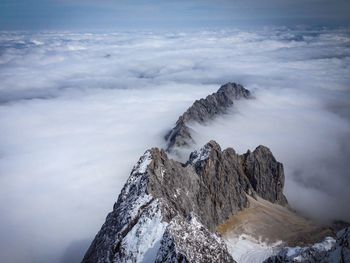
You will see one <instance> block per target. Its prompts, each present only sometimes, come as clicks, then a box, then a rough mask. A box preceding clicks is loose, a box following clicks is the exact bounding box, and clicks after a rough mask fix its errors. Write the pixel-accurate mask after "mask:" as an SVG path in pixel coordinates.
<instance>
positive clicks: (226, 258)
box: [156, 215, 235, 263]
mask: <svg viewBox="0 0 350 263" xmlns="http://www.w3.org/2000/svg"><path fill="white" fill-rule="evenodd" d="M225 247H226V245H225V243H224V241H223V240H222V239H221V237H219V236H218V235H217V234H215V233H211V232H209V231H208V230H207V229H206V228H205V227H204V226H203V225H202V224H201V223H200V222H199V221H198V219H197V218H196V217H195V216H193V215H192V216H191V218H189V220H184V219H183V218H182V217H180V216H176V217H175V218H174V219H172V220H171V222H170V224H169V226H168V227H167V229H166V231H165V233H164V236H163V239H162V242H161V246H160V249H159V252H158V255H157V258H156V263H162V262H172V263H178V262H196V263H207V262H223V263H224V262H225V263H226V262H235V261H234V260H233V259H232V257H231V255H230V254H229V253H227V251H226V249H225V250H223V249H222V248H225Z"/></svg>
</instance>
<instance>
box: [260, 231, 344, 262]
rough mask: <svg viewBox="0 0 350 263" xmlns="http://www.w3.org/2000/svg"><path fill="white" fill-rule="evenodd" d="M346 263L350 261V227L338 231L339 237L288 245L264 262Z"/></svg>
mask: <svg viewBox="0 0 350 263" xmlns="http://www.w3.org/2000/svg"><path fill="white" fill-rule="evenodd" d="M293 262H301V263H346V262H350V228H344V229H343V230H341V231H339V232H338V233H337V239H336V240H334V239H333V238H331V237H328V238H326V239H325V240H324V241H323V242H321V243H317V244H314V245H313V246H309V247H293V248H290V247H286V248H283V249H282V250H281V251H280V252H279V253H278V254H277V255H276V256H272V257H270V258H268V259H267V260H265V261H264V263H293Z"/></svg>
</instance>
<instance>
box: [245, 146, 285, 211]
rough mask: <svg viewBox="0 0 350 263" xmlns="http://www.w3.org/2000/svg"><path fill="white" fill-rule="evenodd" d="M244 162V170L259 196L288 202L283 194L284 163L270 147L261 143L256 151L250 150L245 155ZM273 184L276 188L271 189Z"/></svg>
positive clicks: (272, 200)
mask: <svg viewBox="0 0 350 263" xmlns="http://www.w3.org/2000/svg"><path fill="white" fill-rule="evenodd" d="M243 163H244V172H245V174H246V175H247V177H248V179H249V181H250V183H251V184H252V187H253V188H254V190H255V191H256V193H257V194H258V195H259V196H261V197H262V198H264V199H265V200H268V201H270V202H276V203H279V204H281V205H286V204H287V199H286V197H285V196H284V195H283V187H284V172H283V165H282V164H281V163H280V162H277V161H276V159H275V158H274V156H273V155H272V153H271V151H270V150H269V148H267V147H265V146H262V145H260V146H258V147H257V148H256V149H255V151H254V152H250V151H248V152H247V153H246V154H244V155H243ZM261 174H264V175H265V176H261ZM272 185H273V186H274V187H275V188H274V189H271V186H272Z"/></svg>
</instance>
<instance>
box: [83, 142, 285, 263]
mask: <svg viewBox="0 0 350 263" xmlns="http://www.w3.org/2000/svg"><path fill="white" fill-rule="evenodd" d="M258 148H259V147H258ZM258 148H257V149H256V150H255V151H254V152H253V153H252V154H253V156H255V158H256V160H255V161H254V162H250V161H249V162H247V160H248V159H249V160H250V158H246V156H245V155H238V154H236V152H235V151H234V150H233V149H232V148H228V149H226V150H224V151H222V150H221V148H220V146H219V145H218V144H217V143H216V142H214V141H210V142H209V143H208V144H206V145H205V146H204V147H203V148H202V149H201V150H200V151H198V152H193V153H192V154H191V155H190V158H189V160H188V161H187V163H186V164H183V163H180V162H177V161H174V160H171V159H169V158H168V156H167V154H166V152H165V151H163V150H160V149H158V148H153V149H151V150H148V151H146V153H145V154H144V155H143V156H142V157H141V158H140V160H139V161H138V163H137V164H136V165H135V167H134V168H133V170H132V172H131V175H130V177H129V179H128V180H127V182H126V184H125V186H124V187H123V189H122V191H121V193H120V195H119V197H118V200H117V203H116V204H115V205H114V208H113V211H112V212H111V213H110V214H109V215H108V216H107V219H106V222H105V223H104V225H103V226H102V228H101V230H100V232H99V233H98V234H97V236H96V237H95V239H94V241H93V242H92V244H91V246H90V248H89V250H88V251H87V253H86V255H85V257H84V260H83V262H91V263H92V262H94V263H100V262H127V261H129V262H142V261H144V260H146V259H147V262H154V261H155V259H156V255H157V253H158V251H159V248H160V246H161V247H162V250H161V252H159V253H161V254H162V255H165V254H167V253H169V255H173V256H175V257H177V256H180V255H182V256H184V260H185V259H186V260H188V262H197V261H193V258H192V257H191V256H190V254H188V253H189V252H186V251H187V250H186V249H185V248H184V246H185V244H183V243H182V242H183V241H181V240H182V239H179V238H175V237H176V235H177V234H179V233H181V232H183V233H186V231H194V230H195V229H197V228H196V226H195V225H191V224H193V220H192V221H189V222H187V221H186V218H188V217H189V216H190V215H192V214H195V215H196V216H197V217H198V220H199V221H200V222H201V223H202V224H203V228H204V229H203V230H201V231H199V232H198V233H199V234H200V235H201V236H202V238H201V239H195V240H193V241H194V245H195V246H196V249H200V251H209V252H213V253H214V251H215V254H218V255H220V259H221V258H224V257H227V248H226V245H225V244H224V242H223V241H222V240H221V238H220V237H218V236H215V237H214V236H212V235H213V234H212V233H211V234H212V235H211V234H209V233H210V232H214V230H215V228H216V227H217V226H218V225H219V224H221V223H223V222H225V221H226V220H227V219H229V217H230V216H232V215H233V214H235V213H237V212H238V211H240V210H242V209H244V208H245V207H247V206H248V205H249V202H248V199H247V194H249V195H251V196H255V195H256V194H259V190H260V188H261V189H262V187H264V189H265V190H266V191H271V192H272V193H273V194H270V195H267V196H268V197H269V198H270V201H271V202H280V200H281V198H282V197H284V196H283V194H282V192H281V193H277V192H276V191H279V190H280V191H282V190H283V181H284V180H283V167H282V166H281V165H279V163H278V162H277V161H276V160H275V158H274V157H273V155H272V154H271V152H270V151H269V150H268V149H267V148H266V149H265V148H264V151H263V154H262V153H260V152H261V149H258ZM256 162H258V163H259V164H260V165H261V167H268V168H266V169H265V168H264V169H255V170H254V177H252V176H250V177H248V176H247V174H246V172H245V171H246V169H247V167H250V166H251V163H253V164H255V163H256ZM271 167H279V168H278V169H272V168H271ZM264 177H272V178H273V179H269V178H264ZM250 178H254V180H257V181H259V182H265V181H266V182H269V183H270V184H252V182H251V181H250ZM261 185H263V186H261ZM274 197H275V199H274ZM174 218H176V219H174ZM178 227H179V228H178ZM166 229H167V230H166ZM175 230H176V231H175ZM164 233H167V234H165V236H164ZM168 237H172V238H173V239H172V240H173V244H174V246H175V248H177V250H176V251H172V252H171V251H168V252H166V251H165V250H164V249H165V245H164V242H165V241H164V239H167V238H168ZM167 240H168V239H167ZM174 253H175V254H174ZM193 253H194V252H193ZM160 257H161V256H160ZM202 258H203V260H204V258H205V259H206V261H205V262H218V261H217V260H216V259H217V258H216V256H215V255H208V258H207V257H204V255H203V256H202ZM210 259H213V261H211V260H210ZM214 259H215V260H214ZM144 262H145V261H144ZM169 262H172V261H169ZM203 262H204V261H203ZM228 262H230V261H228Z"/></svg>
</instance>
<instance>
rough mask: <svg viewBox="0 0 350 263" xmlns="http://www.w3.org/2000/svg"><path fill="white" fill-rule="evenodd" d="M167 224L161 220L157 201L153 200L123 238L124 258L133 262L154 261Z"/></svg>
mask: <svg viewBox="0 0 350 263" xmlns="http://www.w3.org/2000/svg"><path fill="white" fill-rule="evenodd" d="M167 225H168V224H167V223H166V222H163V221H162V215H161V211H160V208H159V203H158V201H155V202H153V203H152V204H151V205H150V208H149V210H148V211H147V213H144V214H143V215H142V216H141V217H140V219H139V220H138V222H137V224H136V225H135V226H134V227H133V228H132V230H131V231H130V232H129V233H128V234H127V235H126V237H125V238H124V240H123V248H124V249H125V252H126V253H127V256H126V258H129V259H130V262H135V263H141V262H142V263H148V262H154V261H155V258H156V256H157V252H158V250H159V248H160V241H161V239H162V237H163V234H164V232H165V228H166V227H167Z"/></svg>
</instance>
